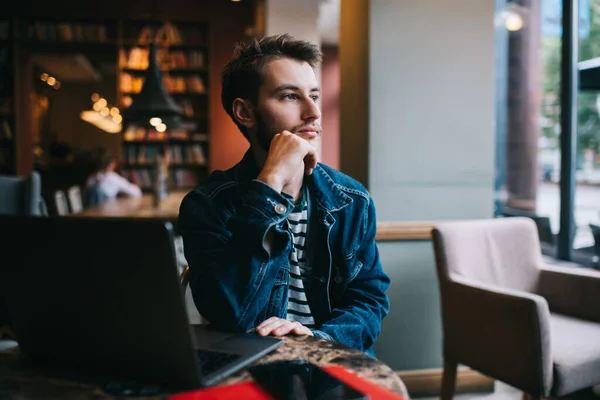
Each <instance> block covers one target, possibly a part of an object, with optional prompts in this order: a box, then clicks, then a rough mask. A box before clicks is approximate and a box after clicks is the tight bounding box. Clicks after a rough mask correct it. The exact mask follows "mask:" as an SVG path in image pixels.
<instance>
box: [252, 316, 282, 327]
mask: <svg viewBox="0 0 600 400" xmlns="http://www.w3.org/2000/svg"><path fill="white" fill-rule="evenodd" d="M280 319H281V318H277V317H271V318H268V319H265V320H264V321H263V322H261V323H260V325H258V326H257V327H256V329H261V328H264V327H265V326H267V325H269V324H271V323H273V322H275V321H278V320H280Z"/></svg>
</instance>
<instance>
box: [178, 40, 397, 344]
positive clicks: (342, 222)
mask: <svg viewBox="0 0 600 400" xmlns="http://www.w3.org/2000/svg"><path fill="white" fill-rule="evenodd" d="M320 61H321V53H320V51H319V49H318V48H317V47H316V46H315V45H312V44H310V43H308V42H304V41H297V40H294V38H293V37H291V36H289V35H280V36H273V37H266V38H263V39H262V40H259V41H254V42H253V43H251V44H249V45H246V46H241V47H239V48H238V49H237V56H236V58H235V59H233V60H232V61H230V62H229V64H228V65H227V66H226V67H225V69H224V71H223V75H222V103H223V107H225V110H226V111H227V113H228V114H229V115H230V116H231V118H232V119H233V121H234V122H235V123H236V124H237V126H238V127H239V129H240V131H241V132H242V133H243V134H244V136H245V137H246V139H248V141H249V142H250V150H249V151H248V152H247V153H246V155H245V156H244V158H243V159H242V160H241V161H240V162H239V163H238V164H237V165H236V166H234V167H233V168H231V169H230V170H227V171H215V172H213V173H212V174H211V175H210V177H209V178H208V180H207V181H205V182H204V183H202V184H201V185H199V186H198V187H197V188H195V189H194V190H193V191H192V192H191V193H189V194H188V195H187V196H186V197H185V199H184V200H183V202H182V205H181V208H180V212H179V222H178V227H179V229H180V231H181V233H182V236H183V240H184V248H185V256H186V259H187V261H188V262H189V266H190V288H191V290H192V293H193V297H194V301H195V304H196V307H197V308H198V311H199V312H200V314H202V316H203V317H204V318H206V319H207V320H208V321H210V323H211V324H213V325H215V326H216V327H217V328H220V329H226V330H238V331H248V330H251V329H252V328H256V330H257V332H258V334H260V335H275V336H283V335H287V334H297V335H314V336H318V337H321V338H325V339H329V340H334V341H336V342H339V343H342V344H345V345H347V346H350V347H353V348H356V349H359V350H362V351H365V352H367V353H369V354H373V353H372V350H371V346H372V345H373V343H374V342H375V340H376V339H377V336H378V335H379V332H380V328H381V321H382V319H383V318H384V317H385V316H386V315H387V313H388V310H389V303H388V299H387V297H386V295H385V290H386V289H387V288H388V286H389V282H390V281H389V278H388V277H387V275H386V274H385V273H384V272H383V269H382V267H381V263H380V260H379V253H378V250H377V247H376V245H375V231H376V220H375V207H374V205H373V201H372V200H371V198H370V196H369V194H368V193H367V191H366V189H365V188H364V187H363V186H362V185H360V184H359V183H358V182H356V181H355V180H353V179H352V178H350V177H348V176H346V175H344V174H342V173H340V172H338V171H336V170H334V169H332V168H330V167H327V166H325V165H323V164H320V163H318V162H317V160H318V157H319V152H320V146H321V134H322V132H321V111H320V89H319V85H318V82H317V78H316V76H315V73H314V70H313V69H314V68H315V67H317V66H318V65H319V63H320Z"/></svg>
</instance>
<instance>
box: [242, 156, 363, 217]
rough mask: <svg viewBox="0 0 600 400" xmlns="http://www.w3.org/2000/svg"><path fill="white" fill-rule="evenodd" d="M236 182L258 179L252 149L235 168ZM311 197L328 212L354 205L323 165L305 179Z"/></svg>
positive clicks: (319, 165)
mask: <svg viewBox="0 0 600 400" xmlns="http://www.w3.org/2000/svg"><path fill="white" fill-rule="evenodd" d="M233 171H234V176H235V180H236V182H248V181H251V180H252V179H256V177H257V176H258V174H259V173H260V167H258V165H256V161H255V160H254V154H252V149H249V150H248V151H247V152H246V154H245V155H244V158H242V160H241V161H240V162H239V163H237V164H236V165H235V166H234V167H233ZM305 180H306V181H305V182H306V183H308V188H309V192H310V194H311V197H312V198H313V199H314V200H316V201H317V203H318V204H319V205H320V206H321V207H322V208H324V209H325V210H326V211H328V212H334V211H338V210H341V209H342V208H344V207H346V206H347V205H348V204H350V203H352V198H351V197H350V196H348V195H347V194H346V193H344V192H343V191H342V190H341V189H340V188H339V186H338V184H337V183H336V182H335V181H334V180H333V178H332V177H331V175H329V174H328V173H327V171H325V169H324V168H323V167H321V164H320V163H319V164H317V167H316V168H315V169H314V170H313V173H312V175H310V176H307V177H305Z"/></svg>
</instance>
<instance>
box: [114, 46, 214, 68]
mask: <svg viewBox="0 0 600 400" xmlns="http://www.w3.org/2000/svg"><path fill="white" fill-rule="evenodd" d="M149 51H150V50H149V49H148V48H147V47H131V48H130V49H129V50H126V49H120V50H119V67H121V68H128V69H133V70H140V71H143V70H145V69H147V68H148V53H149ZM156 62H157V64H158V66H159V68H160V69H161V70H162V71H168V70H169V69H186V68H204V65H205V64H204V52H202V51H195V50H194V51H190V52H189V54H188V53H187V52H186V51H184V50H169V49H168V48H158V49H157V51H156Z"/></svg>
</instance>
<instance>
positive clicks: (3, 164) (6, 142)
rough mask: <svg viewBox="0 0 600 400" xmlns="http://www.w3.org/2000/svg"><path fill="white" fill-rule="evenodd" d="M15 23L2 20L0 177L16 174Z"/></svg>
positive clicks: (0, 51) (0, 48) (0, 45)
mask: <svg viewBox="0 0 600 400" xmlns="http://www.w3.org/2000/svg"><path fill="white" fill-rule="evenodd" d="M13 32H14V22H13V21H12V20H10V19H2V18H0V175H14V174H15V159H16V155H15V152H16V146H15V104H14V103H15V99H14V90H15V88H14V86H15V84H14V80H15V79H14V69H13V65H14V63H13V57H14V54H13V53H14V50H13V46H14V45H13V38H14V35H13Z"/></svg>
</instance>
